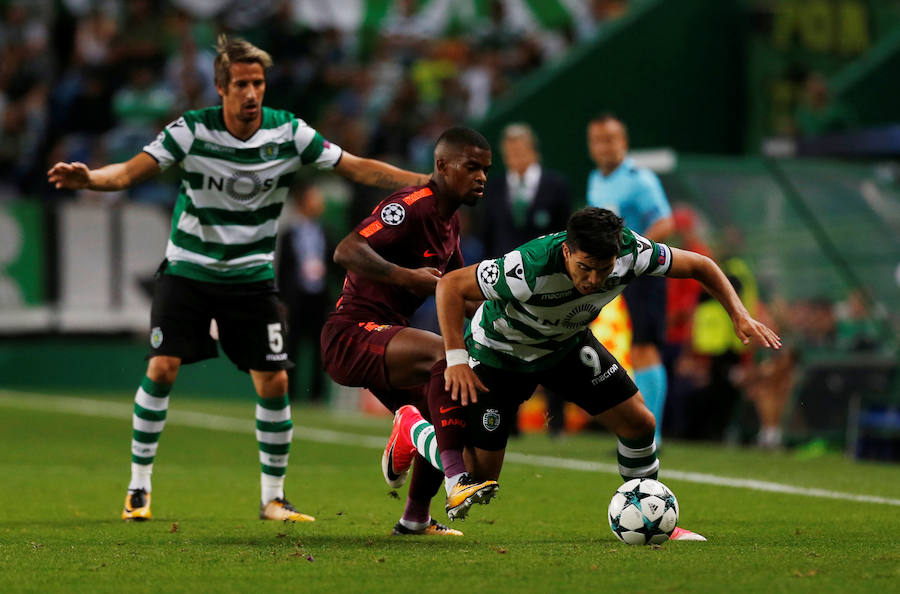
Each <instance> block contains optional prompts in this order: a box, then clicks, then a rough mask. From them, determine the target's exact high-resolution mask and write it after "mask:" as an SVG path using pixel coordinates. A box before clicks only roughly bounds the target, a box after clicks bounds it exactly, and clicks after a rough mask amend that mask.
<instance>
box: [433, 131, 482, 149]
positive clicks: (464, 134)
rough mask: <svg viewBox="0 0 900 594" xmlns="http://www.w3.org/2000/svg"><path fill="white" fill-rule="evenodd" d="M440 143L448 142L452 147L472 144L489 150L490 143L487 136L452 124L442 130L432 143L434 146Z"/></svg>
mask: <svg viewBox="0 0 900 594" xmlns="http://www.w3.org/2000/svg"><path fill="white" fill-rule="evenodd" d="M441 143H444V144H449V145H450V146H452V147H454V148H463V147H467V146H474V147H477V148H480V149H484V150H486V151H489V150H491V145H490V143H488V141H487V138H485V137H484V136H482V135H481V134H479V133H478V132H476V131H475V130H472V129H471V128H466V127H465V126H453V127H452V128H447V129H446V130H444V132H443V133H442V134H441V135H440V137H439V138H438V139H437V142H436V143H435V145H434V146H435V148H437V147H438V146H440V145H441Z"/></svg>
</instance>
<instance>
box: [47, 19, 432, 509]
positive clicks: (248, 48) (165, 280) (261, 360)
mask: <svg viewBox="0 0 900 594" xmlns="http://www.w3.org/2000/svg"><path fill="white" fill-rule="evenodd" d="M271 65H272V59H271V57H270V56H269V54H268V53H266V52H265V51H263V50H261V49H259V48H257V47H255V46H253V45H252V44H250V43H247V42H246V41H243V40H239V39H228V38H227V37H225V36H224V35H223V36H221V37H220V38H219V43H218V47H217V54H216V58H215V64H214V70H215V83H216V89H217V91H218V92H219V95H220V96H221V97H222V104H221V105H218V106H215V107H209V108H206V109H199V110H195V111H188V112H186V113H185V114H184V115H182V116H181V117H180V118H178V119H177V120H175V121H174V122H172V123H171V124H169V125H168V126H166V128H165V129H164V130H163V131H162V132H160V134H159V136H157V138H156V140H154V141H153V142H151V143H150V144H148V145H147V146H146V147H144V150H143V151H142V152H140V153H138V154H137V155H135V156H134V157H132V158H131V159H130V160H128V161H126V162H124V163H116V164H113V165H107V166H105V167H101V168H99V169H89V168H88V167H87V166H86V165H85V164H83V163H57V164H55V165H54V166H53V167H52V168H51V169H50V170H49V171H48V179H49V181H50V183H53V184H55V186H56V187H57V188H65V189H83V188H90V189H92V190H105V191H115V190H121V189H124V188H127V187H129V186H132V185H134V184H138V183H140V182H142V181H144V180H146V179H149V178H150V177H152V176H154V175H156V174H158V173H159V172H161V171H163V170H165V169H166V168H168V167H170V166H172V165H175V164H177V165H178V166H179V167H180V169H181V189H180V192H179V195H178V200H177V203H176V205H175V209H174V212H173V213H172V232H171V235H170V236H169V241H168V245H167V246H166V255H165V260H164V261H163V263H162V265H161V266H160V269H159V272H158V274H157V283H156V289H155V292H154V299H153V307H152V310H151V316H150V317H151V320H150V321H151V328H152V330H151V333H150V346H151V352H150V362H149V364H148V366H147V373H146V377H144V379H143V381H142V382H141V386H140V388H139V389H138V391H137V394H136V396H135V405H134V416H133V429H134V432H133V439H132V442H131V451H132V458H131V460H132V465H131V473H132V474H131V482H130V484H129V485H128V494H127V495H126V498H125V509H124V511H123V512H122V518H123V519H125V520H147V519H150V516H151V514H150V493H151V483H150V475H151V472H152V470H153V460H154V457H155V455H156V450H157V446H158V442H159V437H160V433H161V432H162V430H163V427H164V425H165V420H166V412H167V410H168V405H169V392H170V390H171V388H172V385H173V384H174V382H175V376H176V375H177V373H178V369H179V367H180V366H181V365H182V364H187V363H193V362H195V361H201V360H203V359H207V358H210V357H215V356H217V348H216V344H215V341H214V340H213V339H212V338H211V336H210V322H211V320H212V319H215V320H216V323H217V327H218V335H219V341H220V343H221V345H222V348H223V350H224V351H225V353H226V355H228V357H229V359H231V360H232V362H234V363H235V365H237V367H238V368H240V369H242V370H244V371H249V373H250V376H251V378H252V380H253V385H254V387H255V389H256V393H257V395H258V398H257V401H256V429H257V430H256V435H257V441H258V445H259V458H260V465H261V469H262V471H261V475H260V476H261V479H260V482H261V490H262V493H261V498H260V517H261V518H263V519H274V520H291V521H312V520H313V518H312V517H311V516H308V515H306V514H301V513H300V512H298V511H297V510H296V509H295V508H294V507H293V506H292V505H291V504H290V503H289V502H288V501H287V500H286V499H285V496H284V475H285V471H286V469H287V461H288V451H289V449H290V443H291V436H292V433H293V429H292V427H293V424H292V422H291V415H290V406H289V403H288V398H287V373H286V372H285V369H286V368H288V367H289V366H290V365H291V363H290V361H289V360H288V353H287V352H285V350H284V324H283V320H282V317H281V315H280V313H279V311H278V301H277V293H276V290H275V284H274V276H275V275H274V270H273V267H272V260H273V253H274V251H275V233H276V227H277V221H278V216H279V214H280V213H281V209H282V207H283V205H284V202H285V199H286V197H287V192H288V188H289V186H290V185H291V181H292V179H293V176H294V173H295V172H296V171H297V170H298V169H299V168H300V167H301V166H303V165H313V166H315V167H318V168H321V169H334V170H335V171H336V172H337V173H339V174H341V175H342V176H344V177H346V178H348V179H350V180H352V181H355V182H358V183H362V184H368V185H374V186H378V187H382V188H386V189H398V188H403V187H407V186H413V185H421V184H425V183H427V181H428V177H429V176H428V175H423V174H417V173H412V172H409V171H404V170H402V169H398V168H396V167H393V166H391V165H388V164H386V163H382V162H380V161H375V160H372V159H363V158H359V157H356V156H354V155H351V154H350V153H347V152H345V151H342V150H341V148H340V147H338V146H335V145H333V144H330V143H329V142H328V141H327V140H325V139H323V138H322V136H321V135H320V134H319V133H318V132H316V131H315V130H314V129H313V128H311V127H310V126H308V125H307V124H306V123H305V122H304V121H303V120H301V119H299V118H297V117H296V116H294V115H293V114H291V113H289V112H286V111H279V110H275V109H270V108H267V107H263V104H262V102H263V97H264V95H265V91H266V77H265V73H266V70H267V69H268V68H269V67H270V66H271Z"/></svg>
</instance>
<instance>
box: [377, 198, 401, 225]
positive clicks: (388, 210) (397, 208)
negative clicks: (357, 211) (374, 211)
mask: <svg viewBox="0 0 900 594" xmlns="http://www.w3.org/2000/svg"><path fill="white" fill-rule="evenodd" d="M405 218H406V209H405V208H403V205H402V204H398V203H396V202H391V203H390V204H387V205H385V207H384V208H382V209H381V220H382V221H384V222H385V223H387V224H388V225H399V224H400V223H402V222H403V219H405Z"/></svg>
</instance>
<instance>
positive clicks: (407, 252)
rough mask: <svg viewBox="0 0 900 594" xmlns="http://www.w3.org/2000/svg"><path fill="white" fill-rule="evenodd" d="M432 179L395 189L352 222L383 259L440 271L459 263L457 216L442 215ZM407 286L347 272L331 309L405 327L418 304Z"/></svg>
mask: <svg viewBox="0 0 900 594" xmlns="http://www.w3.org/2000/svg"><path fill="white" fill-rule="evenodd" d="M435 189H436V187H435V185H434V182H429V183H428V184H426V185H424V186H412V187H409V188H404V189H402V190H399V191H397V192H395V193H393V194H391V195H390V196H388V197H387V198H385V199H384V200H383V201H382V202H381V203H380V204H379V205H378V206H377V207H375V210H373V211H372V214H371V215H369V216H368V217H366V218H365V219H364V220H363V222H361V223H360V224H359V225H357V226H356V229H354V232H355V233H359V234H360V235H361V236H362V237H364V238H365V239H366V241H368V242H369V245H370V246H372V249H373V250H375V251H376V252H377V253H378V254H379V255H380V256H381V257H382V258H384V259H385V260H387V261H388V262H391V263H393V264H396V265H398V266H403V267H404V268H422V267H425V266H430V267H432V268H437V269H438V270H440V271H441V273H445V272H448V271H450V270H455V269H457V268H462V266H463V259H462V253H461V252H460V249H459V216H458V215H457V213H456V212H454V213H453V216H451V217H450V218H449V219H443V218H441V216H440V214H439V213H438V209H437V199H436V198H435V196H434V192H435ZM424 302H425V298H424V297H418V296H416V295H414V294H412V293H411V292H410V291H409V290H407V289H405V288H403V287H399V286H397V285H389V284H386V283H381V282H378V281H375V280H372V279H370V278H366V277H363V276H361V275H359V274H356V273H354V272H350V271H348V272H347V276H346V277H345V279H344V287H343V290H342V292H341V298H340V299H338V302H337V308H336V310H335V311H334V312H333V313H332V314H331V315H332V316H335V317H340V318H345V319H351V320H354V321H357V322H377V323H379V324H392V325H400V326H405V325H407V324H408V322H409V317H410V316H411V315H412V314H413V312H415V311H416V310H417V309H418V308H419V307H420V306H421V305H422V303H424Z"/></svg>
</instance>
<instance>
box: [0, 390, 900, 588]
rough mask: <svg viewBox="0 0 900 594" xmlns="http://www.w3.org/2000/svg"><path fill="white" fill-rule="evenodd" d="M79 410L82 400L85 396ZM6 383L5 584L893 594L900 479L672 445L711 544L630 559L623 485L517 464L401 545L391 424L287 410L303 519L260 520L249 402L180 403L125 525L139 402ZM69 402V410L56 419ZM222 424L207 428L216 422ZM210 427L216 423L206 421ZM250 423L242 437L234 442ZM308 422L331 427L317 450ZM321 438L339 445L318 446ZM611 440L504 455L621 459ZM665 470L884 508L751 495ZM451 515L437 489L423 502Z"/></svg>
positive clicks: (522, 445)
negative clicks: (616, 508)
mask: <svg viewBox="0 0 900 594" xmlns="http://www.w3.org/2000/svg"><path fill="white" fill-rule="evenodd" d="M86 398H88V397H86ZM89 398H90V399H91V402H92V403H93V404H91V402H88V403H87V404H85V402H84V401H81V400H76V399H73V398H66V399H61V398H58V397H56V396H53V395H50V396H45V395H39V394H24V393H13V392H8V391H7V392H4V391H2V390H0V476H2V477H3V478H2V481H0V485H2V487H0V592H92V593H93V592H124V591H128V592H132V593H137V592H190V593H198V592H332V593H334V592H423V593H424V592H429V593H430V592H460V591H473V590H475V591H497V592H517V593H521V592H598V591H605V592H629V593H639V592H692V593H693V592H726V591H727V592H766V593H767V594H771V593H775V592H791V593H793V592H841V593H843V592H851V591H856V592H863V591H868V592H888V591H894V592H896V591H898V589H900V586H898V584H900V549H898V547H897V545H898V543H900V505H898V503H900V502H898V501H897V497H898V493H900V467H898V465H888V464H874V463H855V462H852V461H849V460H847V459H846V458H844V457H843V456H841V455H839V454H826V455H824V456H821V457H818V458H814V459H798V458H797V457H796V456H794V455H792V454H790V453H763V452H757V451H751V450H740V449H726V448H723V447H719V446H712V445H696V444H684V443H666V444H665V446H664V450H663V452H662V454H663V455H662V465H663V466H662V472H661V475H660V479H661V480H662V481H663V482H665V483H666V484H668V485H669V487H671V488H672V490H673V491H674V492H675V494H676V495H677V497H678V500H679V503H680V506H681V520H680V524H681V525H682V526H683V527H685V528H689V529H693V530H696V531H698V532H701V533H703V534H705V535H706V536H707V537H708V538H709V542H706V543H692V542H679V543H672V542H669V543H665V544H664V545H662V546H661V547H658V548H650V547H629V546H627V545H624V544H622V543H620V542H618V541H617V540H616V539H615V538H614V537H613V535H612V533H611V532H610V530H609V527H608V525H607V520H606V506H607V504H608V502H609V498H610V497H611V495H612V493H613V491H614V490H615V488H616V487H617V486H618V485H619V484H620V483H621V479H620V478H619V477H618V476H617V475H616V474H614V473H611V472H605V471H597V470H588V471H584V470H569V469H561V468H555V467H552V466H548V465H536V464H529V463H525V462H523V461H522V460H521V457H511V459H510V460H508V462H507V465H506V467H505V468H504V472H503V476H502V477H501V480H500V485H501V489H500V493H499V496H498V498H497V499H496V500H495V501H494V502H493V503H491V505H489V506H478V507H476V508H475V509H474V510H473V511H472V513H471V515H470V517H469V519H468V520H467V521H465V522H456V523H455V524H454V526H455V527H457V528H460V529H462V530H463V531H465V536H464V537H462V538H449V537H440V538H439V537H392V536H390V535H389V533H390V529H391V527H392V526H393V524H394V522H396V520H397V519H398V518H399V516H400V513H401V512H402V506H403V502H404V500H405V488H404V489H401V490H400V491H399V493H398V495H399V498H397V497H396V496H394V495H392V493H391V490H390V489H389V488H388V487H387V486H386V485H385V484H384V482H383V479H382V478H381V469H380V464H379V461H380V456H381V452H380V449H379V448H378V444H380V443H383V440H384V439H385V438H386V436H387V431H388V428H389V426H390V420H389V419H388V418H376V419H372V418H361V417H347V416H344V417H341V416H337V415H335V414H334V413H331V412H329V411H324V410H314V409H303V408H295V410H294V414H293V418H294V422H295V424H296V426H297V428H298V429H297V433H296V434H295V437H294V444H293V448H292V451H291V466H290V468H289V471H288V479H287V494H288V497H289V498H290V499H291V500H292V501H293V502H294V503H295V505H296V506H297V507H298V508H299V509H300V510H301V511H303V512H305V513H309V514H312V515H315V516H316V518H317V521H316V522H315V523H313V524H302V525H301V524H297V525H285V524H282V523H275V522H261V521H260V520H258V519H257V513H258V482H259V479H258V472H259V465H258V458H257V455H258V454H257V448H256V443H255V439H254V436H253V433H252V422H251V418H252V414H253V400H252V399H251V398H250V397H249V396H248V398H247V401H246V402H238V401H233V400H231V401H227V402H214V401H211V400H203V399H196V398H195V399H190V398H185V397H183V396H180V395H179V394H178V393H176V394H174V395H173V398H172V403H171V407H170V409H169V424H168V425H167V427H166V430H165V432H164V433H163V436H162V440H161V442H160V449H159V454H158V455H157V459H156V468H155V472H154V481H153V487H154V488H153V497H154V500H153V514H154V519H153V520H152V521H151V522H146V523H142V524H138V523H134V524H132V523H125V522H122V521H121V520H119V514H120V512H121V505H122V501H123V498H124V494H125V487H126V485H127V481H128V474H129V440H130V434H131V424H130V420H129V419H130V413H129V410H130V402H131V400H130V396H127V395H121V396H116V397H112V396H109V397H106V398H102V397H97V396H91V397H89ZM70 401H71V402H73V403H74V404H73V406H74V405H75V404H77V405H78V407H79V408H77V410H73V411H68V410H65V409H66V406H65V405H64V403H66V402H70ZM211 415H214V416H211ZM214 427H220V428H214ZM244 427H246V430H244ZM302 428H312V429H317V430H328V431H329V432H327V433H321V432H320V433H316V434H313V435H312V437H313V438H314V439H310V437H309V434H307V433H305V432H304V430H303V429H302ZM329 440H331V441H329ZM614 448H615V442H614V440H613V439H611V438H610V437H609V436H607V435H599V436H598V435H578V436H574V437H570V438H567V439H564V440H560V441H552V440H549V439H548V438H546V437H544V436H525V437H523V438H521V439H518V440H515V441H513V442H511V444H510V447H509V451H510V452H511V453H516V454H518V455H522V454H532V455H536V456H549V457H554V458H564V459H571V460H585V461H593V462H600V463H604V464H614V463H615V454H614ZM667 469H669V470H672V471H675V470H677V471H680V472H683V473H688V472H695V473H705V474H710V475H715V476H719V477H733V478H741V479H757V480H760V481H770V482H777V483H781V484H785V485H790V486H792V487H801V488H809V489H822V490H827V491H829V492H832V493H833V492H838V493H839V494H840V493H847V494H856V495H867V496H874V497H880V498H884V499H885V501H881V502H867V501H857V500H852V499H848V498H841V497H842V496H841V495H836V496H835V497H836V498H829V497H814V496H808V495H800V494H790V493H776V492H765V491H756V490H751V489H748V488H744V487H740V488H739V487H732V486H724V485H718V484H707V483H704V482H695V481H693V480H687V479H688V478H689V476H688V475H683V474H678V475H677V476H680V477H682V478H675V477H670V478H667V475H666V471H667ZM432 511H433V514H434V516H435V517H436V518H438V520H440V521H446V515H445V513H444V511H443V497H442V496H441V494H439V496H438V498H436V500H435V503H434V505H433V508H432Z"/></svg>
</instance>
